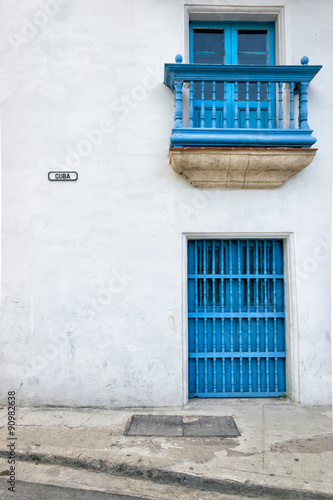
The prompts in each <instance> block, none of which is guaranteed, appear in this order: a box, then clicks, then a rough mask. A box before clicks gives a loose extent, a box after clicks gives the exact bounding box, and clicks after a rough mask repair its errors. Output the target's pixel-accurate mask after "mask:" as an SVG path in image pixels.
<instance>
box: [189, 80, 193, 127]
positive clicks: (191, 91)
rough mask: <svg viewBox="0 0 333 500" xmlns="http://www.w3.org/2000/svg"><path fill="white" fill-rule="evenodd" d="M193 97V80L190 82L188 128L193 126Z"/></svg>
mask: <svg viewBox="0 0 333 500" xmlns="http://www.w3.org/2000/svg"><path fill="white" fill-rule="evenodd" d="M193 98H194V82H193V81H191V82H190V128H193V126H194V106H193Z"/></svg>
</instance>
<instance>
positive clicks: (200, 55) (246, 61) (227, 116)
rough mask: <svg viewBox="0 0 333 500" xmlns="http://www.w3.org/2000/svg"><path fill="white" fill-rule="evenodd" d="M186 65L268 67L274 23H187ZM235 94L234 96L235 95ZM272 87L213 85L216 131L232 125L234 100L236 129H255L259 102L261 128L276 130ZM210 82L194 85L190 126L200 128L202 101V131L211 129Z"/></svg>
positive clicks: (272, 52)
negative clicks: (235, 101) (203, 106)
mask: <svg viewBox="0 0 333 500" xmlns="http://www.w3.org/2000/svg"><path fill="white" fill-rule="evenodd" d="M190 63H194V64H210V65H211V64H226V65H228V64H232V65H245V66H271V65H274V64H275V31H274V23H221V22H203V21H195V22H194V21H193V22H191V23H190ZM235 90H236V94H235ZM275 94H276V88H275V84H273V83H271V84H270V85H267V84H266V83H263V84H261V85H260V84H259V85H258V84H257V83H254V82H251V83H249V84H246V83H239V84H237V85H236V88H235V85H234V84H231V83H228V84H227V83H224V84H223V83H217V84H216V88H215V89H214V98H213V100H214V106H215V107H216V122H215V124H214V125H215V126H216V127H217V128H222V127H231V126H233V125H234V123H235V114H234V111H235V106H234V96H235V95H236V96H237V100H238V104H237V106H238V113H239V117H237V120H238V124H237V126H238V127H239V128H256V127H257V125H258V124H257V121H258V115H257V106H258V101H260V109H261V124H260V125H261V127H262V128H267V127H268V114H269V113H268V108H270V114H271V116H270V127H269V128H275V127H276V117H275V105H276V104H275V103H276V97H275ZM212 95H213V88H212V82H204V85H203V86H202V84H201V83H199V82H198V83H195V84H194V126H195V127H201V103H202V99H205V108H206V109H205V124H204V125H205V127H211V126H212V108H213V100H212V98H211V96H212Z"/></svg>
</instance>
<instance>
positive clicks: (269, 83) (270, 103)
mask: <svg viewBox="0 0 333 500" xmlns="http://www.w3.org/2000/svg"><path fill="white" fill-rule="evenodd" d="M271 85H272V84H271V82H268V84H267V100H268V111H267V119H268V128H272V98H271Z"/></svg>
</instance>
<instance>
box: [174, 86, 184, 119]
mask: <svg viewBox="0 0 333 500" xmlns="http://www.w3.org/2000/svg"><path fill="white" fill-rule="evenodd" d="M182 89H183V82H182V81H180V80H177V81H175V128H181V127H182V126H183V107H182Z"/></svg>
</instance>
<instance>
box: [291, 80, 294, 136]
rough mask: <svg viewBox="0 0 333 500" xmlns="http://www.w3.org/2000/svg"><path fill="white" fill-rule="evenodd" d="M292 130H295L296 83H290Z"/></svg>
mask: <svg viewBox="0 0 333 500" xmlns="http://www.w3.org/2000/svg"><path fill="white" fill-rule="evenodd" d="M290 128H291V129H293V128H294V82H290Z"/></svg>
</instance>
